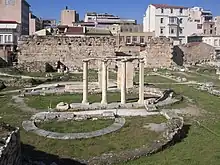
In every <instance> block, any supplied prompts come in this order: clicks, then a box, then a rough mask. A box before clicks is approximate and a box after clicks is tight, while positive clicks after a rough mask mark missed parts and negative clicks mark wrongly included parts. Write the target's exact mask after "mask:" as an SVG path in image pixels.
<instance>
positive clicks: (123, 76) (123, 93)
mask: <svg viewBox="0 0 220 165" xmlns="http://www.w3.org/2000/svg"><path fill="white" fill-rule="evenodd" d="M121 71H122V72H121V104H126V61H121Z"/></svg>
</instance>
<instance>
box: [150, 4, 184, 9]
mask: <svg viewBox="0 0 220 165" xmlns="http://www.w3.org/2000/svg"><path fill="white" fill-rule="evenodd" d="M151 5H152V6H154V7H156V8H169V9H188V7H185V6H173V5H167V4H151Z"/></svg>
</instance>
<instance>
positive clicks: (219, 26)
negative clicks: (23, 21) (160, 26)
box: [214, 16, 220, 35]
mask: <svg viewBox="0 0 220 165" xmlns="http://www.w3.org/2000/svg"><path fill="white" fill-rule="evenodd" d="M214 22H215V32H216V35H220V16H217V17H215V18H214Z"/></svg>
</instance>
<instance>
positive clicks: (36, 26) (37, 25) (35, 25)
mask: <svg viewBox="0 0 220 165" xmlns="http://www.w3.org/2000/svg"><path fill="white" fill-rule="evenodd" d="M29 19H30V20H29V35H33V34H34V33H35V32H36V31H38V30H41V29H42V22H41V20H40V19H39V18H38V17H37V16H35V15H33V14H32V13H31V12H30V13H29Z"/></svg>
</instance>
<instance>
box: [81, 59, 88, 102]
mask: <svg viewBox="0 0 220 165" xmlns="http://www.w3.org/2000/svg"><path fill="white" fill-rule="evenodd" d="M88 63H89V61H88V60H83V100H82V103H83V104H88V103H89V102H88Z"/></svg>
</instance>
